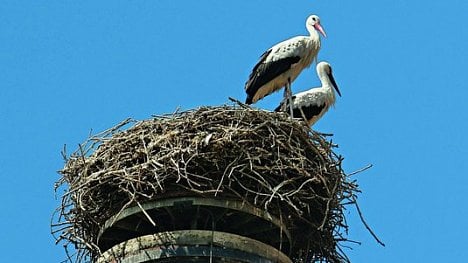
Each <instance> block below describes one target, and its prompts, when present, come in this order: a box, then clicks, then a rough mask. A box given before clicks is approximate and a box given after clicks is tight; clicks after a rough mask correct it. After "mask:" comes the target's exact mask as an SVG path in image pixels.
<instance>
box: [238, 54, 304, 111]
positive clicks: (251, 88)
mask: <svg viewBox="0 0 468 263" xmlns="http://www.w3.org/2000/svg"><path fill="white" fill-rule="evenodd" d="M271 52H272V49H269V50H267V51H266V52H265V53H263V55H262V56H261V57H260V60H259V61H258V62H257V64H256V65H255V67H254V68H253V70H252V72H251V73H250V76H249V79H248V80H247V82H246V83H245V92H246V93H247V100H246V103H247V104H251V103H252V99H253V97H254V96H255V94H256V93H257V91H258V90H259V89H260V88H261V87H262V86H263V85H265V84H267V83H268V82H270V81H272V80H273V79H274V78H276V77H278V76H279V75H281V74H282V73H284V72H285V71H287V70H288V69H290V68H291V66H292V65H293V64H295V63H297V62H299V60H300V59H301V57H300V56H291V57H284V58H279V59H276V60H274V61H272V60H269V59H268V56H269V55H270V54H271Z"/></svg>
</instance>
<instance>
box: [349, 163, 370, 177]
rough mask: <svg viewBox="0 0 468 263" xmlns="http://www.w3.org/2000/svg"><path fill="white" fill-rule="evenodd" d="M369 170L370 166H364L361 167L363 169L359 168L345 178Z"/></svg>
mask: <svg viewBox="0 0 468 263" xmlns="http://www.w3.org/2000/svg"><path fill="white" fill-rule="evenodd" d="M370 168H372V164H368V165H367V166H365V167H363V168H361V169H359V170H356V171H354V172H352V173H349V174H347V175H346V176H353V175H355V174H357V173H360V172H364V171H365V170H367V169H370Z"/></svg>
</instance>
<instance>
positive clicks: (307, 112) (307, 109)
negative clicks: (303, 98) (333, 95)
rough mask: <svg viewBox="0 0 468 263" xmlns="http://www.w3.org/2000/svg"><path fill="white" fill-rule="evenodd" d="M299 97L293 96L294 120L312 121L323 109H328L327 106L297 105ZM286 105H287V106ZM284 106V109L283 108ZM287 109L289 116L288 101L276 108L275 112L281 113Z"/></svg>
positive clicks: (313, 104)
mask: <svg viewBox="0 0 468 263" xmlns="http://www.w3.org/2000/svg"><path fill="white" fill-rule="evenodd" d="M296 98H297V96H292V101H293V118H301V119H302V118H304V117H305V119H306V120H310V119H312V118H313V117H314V116H317V115H319V114H320V113H321V112H322V110H323V108H325V107H326V105H325V104H320V105H317V104H316V103H301V102H300V103H297V102H296ZM285 104H286V105H285ZM283 105H284V108H283ZM282 109H285V112H286V113H288V114H289V102H288V101H286V100H283V101H281V103H280V105H279V106H278V107H276V109H275V111H276V112H279V111H282Z"/></svg>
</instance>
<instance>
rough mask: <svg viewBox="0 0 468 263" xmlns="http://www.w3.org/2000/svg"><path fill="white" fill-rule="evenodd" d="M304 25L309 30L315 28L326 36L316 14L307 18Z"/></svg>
mask: <svg viewBox="0 0 468 263" xmlns="http://www.w3.org/2000/svg"><path fill="white" fill-rule="evenodd" d="M306 27H307V29H308V30H309V31H311V30H317V31H319V32H320V33H321V34H322V35H323V36H324V37H327V34H326V33H325V30H323V28H322V25H320V17H318V16H317V15H311V16H309V17H308V18H307V21H306Z"/></svg>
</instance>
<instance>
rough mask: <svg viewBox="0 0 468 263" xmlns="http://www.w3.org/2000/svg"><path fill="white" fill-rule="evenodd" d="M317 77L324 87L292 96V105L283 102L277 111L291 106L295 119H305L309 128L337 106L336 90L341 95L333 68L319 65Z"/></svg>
mask: <svg viewBox="0 0 468 263" xmlns="http://www.w3.org/2000/svg"><path fill="white" fill-rule="evenodd" d="M317 75H318V76H319V78H320V82H322V86H321V87H318V88H312V89H310V90H306V91H303V92H299V93H297V94H295V95H294V96H292V99H291V100H292V104H289V103H288V102H287V101H286V100H283V101H282V102H281V104H280V105H279V106H278V107H277V108H276V109H275V111H282V110H283V108H284V104H285V103H286V104H289V105H291V106H292V108H293V115H292V116H293V117H294V118H303V119H304V120H305V121H306V122H307V124H308V125H309V126H312V125H313V124H314V123H315V122H317V121H318V120H319V119H320V118H321V117H322V116H323V114H325V112H327V110H328V109H329V108H330V106H332V105H334V104H335V90H336V92H337V93H338V95H340V97H341V93H340V90H339V89H338V85H336V82H335V79H334V78H333V74H332V68H331V66H330V64H328V63H327V62H324V61H322V62H320V63H318V64H317Z"/></svg>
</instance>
